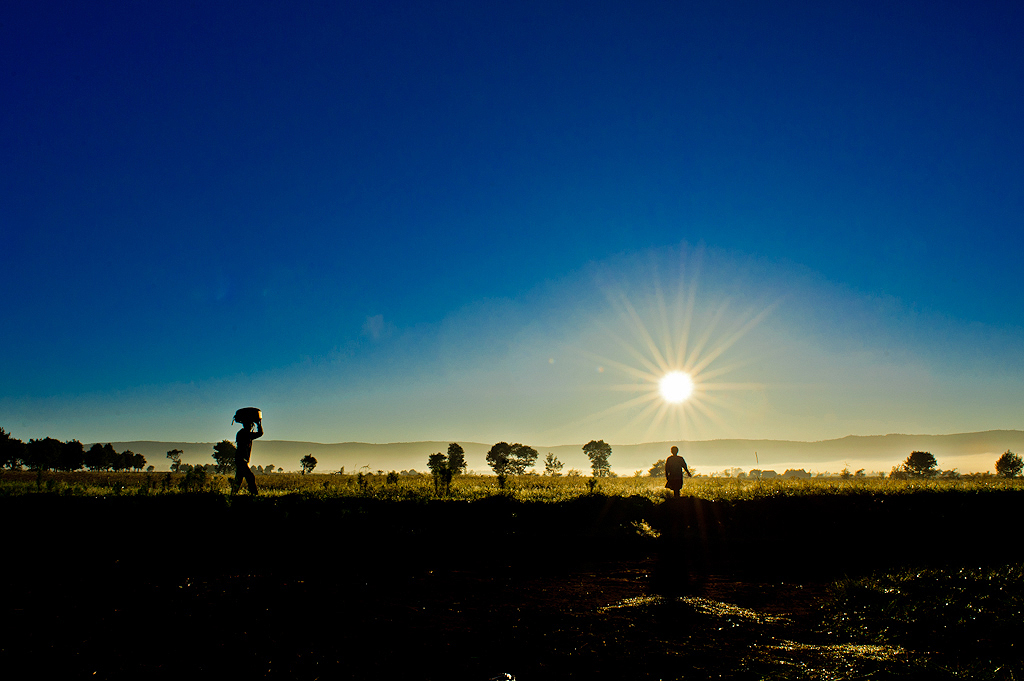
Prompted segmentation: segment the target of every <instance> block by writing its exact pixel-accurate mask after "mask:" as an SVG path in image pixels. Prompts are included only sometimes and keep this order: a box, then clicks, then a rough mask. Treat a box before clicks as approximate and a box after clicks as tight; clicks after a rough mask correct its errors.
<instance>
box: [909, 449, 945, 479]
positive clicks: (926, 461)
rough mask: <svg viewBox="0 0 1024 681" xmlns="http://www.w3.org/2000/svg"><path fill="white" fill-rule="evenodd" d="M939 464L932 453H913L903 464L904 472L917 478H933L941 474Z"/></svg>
mask: <svg viewBox="0 0 1024 681" xmlns="http://www.w3.org/2000/svg"><path fill="white" fill-rule="evenodd" d="M938 468H939V462H938V461H936V460H935V457H934V456H932V454H931V452H911V453H910V456H908V457H907V460H906V461H904V462H903V470H904V471H906V472H907V473H908V474H910V475H911V476H913V477H916V478H931V477H935V476H936V475H938V473H939V470H938Z"/></svg>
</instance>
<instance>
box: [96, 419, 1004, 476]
mask: <svg viewBox="0 0 1024 681" xmlns="http://www.w3.org/2000/svg"><path fill="white" fill-rule="evenodd" d="M112 444H113V446H114V448H115V449H117V450H118V451H123V450H125V449H130V450H132V451H133V452H136V453H139V454H142V455H144V456H145V457H146V460H147V462H148V463H149V464H152V465H154V466H156V468H157V470H168V469H169V465H170V461H169V460H168V459H167V457H166V453H167V452H168V451H170V450H172V449H180V450H182V451H183V452H184V454H183V455H182V461H184V462H186V463H193V464H194V463H212V461H213V459H212V458H211V456H210V455H211V454H212V453H213V445H214V443H212V442H152V441H136V442H114V443H112ZM459 444H460V445H462V447H463V449H465V450H466V459H467V461H468V463H469V467H470V469H472V470H475V471H476V472H478V473H489V472H490V469H489V468H488V467H487V464H486V462H485V461H484V457H485V456H486V455H487V451H488V450H489V449H490V448H491V444H483V443H479V442H460V443H459ZM673 444H676V445H678V446H679V449H680V452H681V453H682V454H683V456H684V457H685V458H686V460H687V462H688V463H689V464H690V466H691V467H692V468H695V469H696V470H697V471H698V472H701V473H712V472H716V471H721V470H724V469H726V468H733V467H739V468H742V469H743V470H747V471H749V470H750V469H753V468H759V469H762V470H776V471H777V472H779V473H782V472H783V471H784V470H785V469H787V468H804V469H806V470H808V471H810V472H824V471H830V472H838V471H840V470H841V469H842V468H844V467H848V468H849V469H850V470H851V471H853V470H857V469H860V468H863V469H865V470H867V471H868V472H872V471H884V472H888V471H889V470H890V469H891V468H892V466H895V465H897V464H899V463H901V462H902V461H903V460H904V459H906V458H907V456H908V455H909V454H910V452H912V451H915V450H921V451H927V452H931V453H932V454H934V455H935V458H936V459H937V460H938V462H939V467H940V468H942V469H953V468H956V469H958V470H959V471H960V472H961V473H969V472H980V471H986V470H994V469H995V466H994V465H995V461H996V459H997V458H999V455H1000V454H1002V453H1003V452H1005V451H1006V450H1007V449H1009V450H1012V451H1015V452H1018V453H1024V431H1020V430H988V431H984V432H979V433H957V434H954V435H899V434H892V435H866V436H865V435H849V436H847V437H843V438H839V439H837V440H821V441H818V442H799V441H792V440H698V441H679V442H647V443H643V444H635V445H617V444H612V456H611V464H612V470H614V471H615V472H616V473H618V474H619V475H632V473H633V472H634V471H636V470H641V471H643V472H644V473H646V472H647V470H648V469H649V468H650V467H651V465H652V464H653V463H654V462H655V461H657V460H658V459H664V458H665V457H666V456H668V453H669V447H671V446H672V445H673ZM86 446H87V447H88V446H89V445H86ZM531 446H532V447H534V448H535V449H536V450H537V451H538V452H539V453H540V457H539V459H538V465H537V470H538V472H541V471H543V459H544V455H545V454H547V453H548V452H552V453H553V454H554V455H555V456H557V457H558V458H559V459H560V460H561V461H562V462H563V463H564V464H565V468H564V469H563V473H565V472H568V471H569V469H571V468H576V469H579V470H581V471H582V472H583V473H588V472H589V471H590V461H589V460H588V459H587V457H586V455H585V454H584V453H583V450H582V447H583V443H580V444H578V445H575V444H574V445H557V446H553V447H545V446H537V445H531ZM447 449H448V442H433V441H425V442H396V443H390V444H369V443H364V442H340V443H336V444H322V443H319V442H292V441H287V440H257V441H256V443H255V444H254V446H253V457H252V464H253V465H259V466H267V465H269V464H274V466H275V467H280V468H283V469H284V470H286V471H295V470H298V468H299V459H301V458H302V457H303V456H305V455H306V454H312V455H313V456H314V457H316V460H317V467H316V472H318V473H326V472H333V471H338V470H339V469H341V467H342V466H344V467H345V471H346V472H349V473H352V472H356V471H358V470H364V471H365V470H370V471H378V470H383V471H391V470H397V471H402V470H409V469H414V470H418V471H424V470H426V468H427V457H428V456H429V455H430V454H432V453H435V452H446V451H447Z"/></svg>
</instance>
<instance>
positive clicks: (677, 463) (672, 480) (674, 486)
mask: <svg viewBox="0 0 1024 681" xmlns="http://www.w3.org/2000/svg"><path fill="white" fill-rule="evenodd" d="M683 471H686V475H687V477H690V478H692V477H693V474H692V473H690V469H689V468H687V467H686V459H684V458H683V457H681V456H679V447H672V456H670V457H668V458H667V459H665V478H667V480H666V482H665V487H668V488H669V489H670V490H672V491H673V492H674V493H675V496H677V497H678V496H679V490H681V489H682V488H683Z"/></svg>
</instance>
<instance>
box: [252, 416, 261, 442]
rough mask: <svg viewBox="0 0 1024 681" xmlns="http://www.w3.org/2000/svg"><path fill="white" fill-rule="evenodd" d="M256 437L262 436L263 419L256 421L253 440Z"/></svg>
mask: <svg viewBox="0 0 1024 681" xmlns="http://www.w3.org/2000/svg"><path fill="white" fill-rule="evenodd" d="M258 437H263V421H262V420H260V421H257V422H256V432H255V433H253V434H252V439H254V440H255V439H256V438H258Z"/></svg>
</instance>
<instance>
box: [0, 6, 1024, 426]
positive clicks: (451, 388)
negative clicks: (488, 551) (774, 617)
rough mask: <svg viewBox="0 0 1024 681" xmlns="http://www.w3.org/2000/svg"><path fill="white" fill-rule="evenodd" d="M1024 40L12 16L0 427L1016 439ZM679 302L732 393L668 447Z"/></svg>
mask: <svg viewBox="0 0 1024 681" xmlns="http://www.w3.org/2000/svg"><path fill="white" fill-rule="evenodd" d="M1022 31H1024V7H1022V5H1021V4H1020V3H1016V2H992V3H985V5H984V6H978V5H977V4H975V3H967V2H960V3H950V2H917V3H914V2H906V3H889V2H877V3H821V2H804V3H795V2H794V3H789V2H782V3H762V2H749V3H736V2H715V3H710V2H709V3H681V2H551V1H549V0H545V1H544V2H518V3H486V2H485V3H481V2H479V1H474V2H452V1H449V2H445V3H422V2H416V3H413V2H388V3H351V2H343V3H320V2H318V3H305V2H293V3H276V4H269V3H255V2H244V3H243V2H216V3H129V2H122V3H111V2H99V3H72V2H65V3H53V2H46V1H41V2H32V3H18V6H17V7H9V8H8V9H7V10H6V11H5V12H4V16H3V19H2V23H0V67H2V68H0V92H3V93H4V97H3V99H4V103H3V104H2V105H0V154H2V158H3V162H2V163H0V236H2V249H0V258H2V263H3V265H2V269H0V302H2V308H0V309H2V313H3V323H2V324H0V426H3V427H4V428H5V429H6V430H8V431H10V432H12V433H13V434H14V435H15V436H16V437H20V438H22V439H24V440H27V439H28V438H31V437H44V436H53V437H58V438H61V439H70V438H78V439H81V440H82V441H85V442H91V441H98V440H102V441H119V440H132V439H150V440H184V441H210V440H213V441H216V440H219V439H222V438H224V437H230V436H231V435H232V434H233V429H232V428H231V427H230V425H229V422H230V419H231V415H232V414H233V412H234V410H235V409H236V408H238V407H241V406H246V405H256V406H260V407H262V408H263V410H264V413H265V424H266V426H267V433H268V437H271V438H273V439H291V440H314V441H321V442H340V441H366V442H394V441H410V440H425V439H438V440H475V441H482V442H493V441H497V440H508V441H522V442H527V443H531V444H535V445H544V444H549V445H555V444H565V443H573V442H585V441H587V440H589V439H600V438H603V439H606V440H608V441H614V442H622V443H627V442H638V441H642V440H650V439H655V438H657V439H675V438H683V437H689V438H695V439H697V438H699V439H706V438H714V437H751V438H761V437H765V438H786V439H799V440H814V439H823V438H831V437H841V436H844V435H848V434H865V435H866V434H882V433H889V432H912V433H949V432H963V431H971V430H987V429H994V428H1021V427H1022V423H1021V417H1022V412H1024V395H1022V391H1021V386H1022V379H1024V359H1022V358H1024V340H1022V339H1024V333H1022V324H1021V320H1022V319H1024V295H1022V287H1021V280H1022V267H1021V266H1022V257H1021V256H1022V253H1024V126H1022V125H1021V123H1020V122H1021V121H1022V120H1024V50H1021V48H1020V35H1021V34H1022ZM680 290H681V291H682V296H683V298H682V300H684V301H685V300H689V296H690V294H691V292H692V294H693V296H692V297H693V301H694V303H693V312H692V315H691V316H690V318H691V324H690V327H689V328H690V335H689V336H688V339H689V345H688V347H690V348H692V347H693V344H694V343H696V341H697V340H698V339H699V338H700V337H702V336H703V335H704V334H705V332H708V334H707V338H708V340H707V344H706V346H705V347H706V349H707V350H710V349H714V348H724V349H723V350H722V352H721V354H720V355H719V356H717V357H716V358H715V359H714V360H713V361H712V362H711V363H710V364H709V366H712V367H717V368H718V369H720V370H721V371H722V372H723V373H722V374H721V378H720V379H719V380H723V381H724V380H727V381H729V382H731V383H733V384H734V386H733V387H735V388H737V389H736V390H731V391H725V392H721V393H719V394H718V396H717V397H716V396H715V395H708V399H707V400H706V401H705V403H704V406H705V409H704V410H695V409H690V411H689V412H688V413H687V416H686V417H685V418H682V419H675V420H673V419H672V418H669V417H668V416H665V417H663V418H661V419H658V418H657V415H656V414H653V413H647V412H644V411H643V409H642V405H636V404H633V405H630V404H626V405H625V406H622V405H624V403H626V402H627V401H628V400H630V399H632V398H634V397H635V396H636V395H638V394H642V393H643V390H644V389H645V384H644V382H643V380H641V379H638V378H637V376H636V375H635V374H631V373H630V372H629V371H628V367H630V366H632V367H634V368H637V367H640V366H641V364H640V359H639V358H638V354H637V353H639V355H644V354H645V353H648V350H646V349H645V348H646V345H645V343H644V340H643V334H642V333H641V332H640V329H641V328H646V329H648V330H650V331H651V332H652V337H657V338H658V339H664V338H668V339H669V345H672V344H674V343H676V342H678V339H680V338H682V331H683V327H684V325H685V323H684V322H685V320H684V319H683V318H682V316H680V315H679V314H675V313H674V312H673V310H674V309H675V308H674V301H676V300H677V299H678V292H679V291H680ZM659 292H660V293H659ZM659 301H660V302H659ZM660 303H664V305H662V306H659V305H660ZM723 305H724V306H725V307H724V308H723ZM630 307H632V308H633V309H634V310H635V316H631V315H630V314H629V312H628V309H629V308H630ZM716 313H717V314H718V317H717V322H715V323H714V324H713V325H712V320H714V319H715V318H716V317H715V315H716ZM762 313H763V314H762ZM752 320H757V323H754V324H752V325H748V328H746V330H745V331H744V332H743V333H742V334H741V335H740V336H739V337H738V338H737V339H734V342H732V344H730V345H729V346H728V347H727V348H725V347H724V346H725V345H726V343H727V342H730V340H729V339H730V338H732V337H733V335H734V332H735V331H737V330H739V329H742V328H744V326H743V325H744V324H745V323H747V322H751V321H752ZM658 329H661V330H662V331H664V332H665V333H661V331H657V330H658ZM659 334H660V335H659ZM616 337H617V338H619V339H620V341H621V342H619V341H615V340H614V338H616ZM673 339H674V340H673ZM659 342H660V341H659ZM631 348H632V349H631ZM631 384H632V386H633V387H632V388H630V385H631ZM630 390H632V391H633V392H632V393H631V392H630ZM712 398H714V399H712ZM617 405H618V406H619V408H616V407H617Z"/></svg>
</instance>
